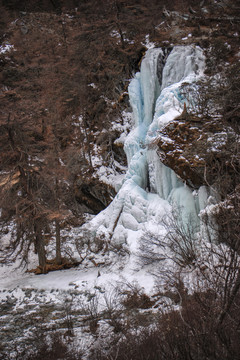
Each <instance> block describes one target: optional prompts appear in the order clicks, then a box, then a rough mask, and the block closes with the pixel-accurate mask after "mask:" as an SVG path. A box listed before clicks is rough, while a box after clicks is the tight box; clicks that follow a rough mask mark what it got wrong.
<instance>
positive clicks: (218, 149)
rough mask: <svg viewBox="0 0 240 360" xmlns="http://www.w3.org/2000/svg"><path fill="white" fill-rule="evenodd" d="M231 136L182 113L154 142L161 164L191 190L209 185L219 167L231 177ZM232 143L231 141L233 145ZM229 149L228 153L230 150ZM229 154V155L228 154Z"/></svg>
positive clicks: (220, 125)
mask: <svg viewBox="0 0 240 360" xmlns="http://www.w3.org/2000/svg"><path fill="white" fill-rule="evenodd" d="M233 137H234V134H233V133H231V132H229V130H227V128H226V127H225V126H224V125H223V123H221V122H220V121H219V120H218V121H213V120H212V119H211V120H208V119H203V118H198V117H194V116H191V115H189V114H187V113H186V112H183V113H182V115H180V116H179V117H177V118H176V119H175V120H173V121H171V122H170V123H168V124H167V125H166V126H165V127H164V128H163V129H162V130H161V133H160V135H159V137H158V139H157V146H158V151H157V152H158V155H159V157H160V159H161V161H162V162H163V163H164V165H166V166H168V167H170V168H171V169H173V170H174V172H175V173H176V174H177V175H178V176H179V177H180V178H181V179H182V180H184V181H185V182H186V183H187V184H188V185H189V186H191V187H192V188H199V187H200V186H201V185H213V184H214V183H215V182H216V181H217V179H219V176H220V175H221V172H223V167H225V170H224V171H226V168H227V167H228V173H229V174H231V165H230V163H229V156H230V157H231V158H232V155H233V153H234V151H235V150H234V148H231V147H229V146H228V144H229V143H231V142H233V139H232V138H233ZM233 143H234V142H233ZM230 149H231V151H230ZM230 153H231V154H230Z"/></svg>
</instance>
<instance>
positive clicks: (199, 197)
mask: <svg viewBox="0 0 240 360" xmlns="http://www.w3.org/2000/svg"><path fill="white" fill-rule="evenodd" d="M203 69H204V55H203V52H202V50H201V49H200V48H199V47H197V46H192V45H191V46H176V47H174V48H173V49H172V50H171V51H170V52H167V51H165V50H163V49H151V50H148V51H147V53H146V55H145V57H144V58H143V60H142V63H141V69H140V72H138V73H137V74H136V75H135V77H134V79H132V81H131V83H130V85H129V98H130V104H131V107H132V111H133V118H134V129H132V131H131V132H130V133H129V135H128V136H127V138H126V141H125V144H124V150H125V152H126V155H127V161H128V171H127V173H126V176H125V179H124V180H123V184H122V187H121V189H120V190H119V192H118V194H117V195H116V197H115V199H114V200H113V201H112V203H111V204H110V205H109V206H108V207H107V208H106V209H105V210H104V211H102V212H101V213H100V214H98V215H97V216H96V217H95V218H94V219H93V220H92V221H91V224H90V226H89V225H88V227H89V229H91V232H92V233H94V236H95V235H104V236H105V237H106V238H109V239H112V241H115V242H117V243H125V242H128V244H129V245H130V246H131V238H134V236H133V232H136V231H140V232H141V231H143V229H144V227H146V226H148V227H151V226H152V227H154V226H156V224H157V225H158V226H161V219H162V218H163V217H164V215H165V214H166V213H169V212H170V210H171V207H177V208H179V209H181V210H180V211H181V217H182V220H183V221H184V222H187V221H189V218H190V217H191V219H192V220H194V222H196V223H198V221H199V219H198V213H199V211H200V210H201V209H203V208H204V207H205V206H206V201H207V191H206V189H205V187H202V188H200V190H199V191H198V192H197V191H194V192H192V190H191V189H190V188H189V187H188V186H186V185H185V184H184V183H183V182H182V180H181V179H179V178H178V177H177V175H176V174H175V173H174V171H173V170H171V169H170V168H167V167H166V166H165V165H163V164H162V163H161V161H160V160H159V157H158V155H157V153H156V150H155V149H154V146H150V144H153V143H154V139H155V138H156V136H157V135H158V132H159V131H160V130H161V128H163V127H164V126H165V125H166V124H167V123H168V122H169V121H172V120H173V119H174V118H175V117H176V116H178V115H180V114H181V113H182V111H183V108H184V102H186V99H184V98H183V96H182V95H181V92H180V87H181V85H182V83H183V82H189V83H192V82H194V81H196V80H197V79H198V78H199V77H200V76H202V74H203Z"/></svg>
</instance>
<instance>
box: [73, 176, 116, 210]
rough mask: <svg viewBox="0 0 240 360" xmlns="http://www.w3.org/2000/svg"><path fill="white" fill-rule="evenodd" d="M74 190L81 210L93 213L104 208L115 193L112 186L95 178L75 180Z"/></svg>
mask: <svg viewBox="0 0 240 360" xmlns="http://www.w3.org/2000/svg"><path fill="white" fill-rule="evenodd" d="M74 190H75V191H74V192H75V198H76V200H77V202H78V203H79V204H80V205H81V207H82V210H83V211H84V212H87V213H90V214H94V215H95V214H98V213H99V212H100V211H102V210H103V209H105V208H106V207H107V206H108V205H109V204H110V202H111V201H112V199H113V197H114V196H115V195H116V192H115V190H114V188H113V187H111V186H110V185H108V184H106V183H103V182H101V181H100V180H98V179H95V178H89V179H88V180H84V181H81V182H77V183H76V184H75V189H74Z"/></svg>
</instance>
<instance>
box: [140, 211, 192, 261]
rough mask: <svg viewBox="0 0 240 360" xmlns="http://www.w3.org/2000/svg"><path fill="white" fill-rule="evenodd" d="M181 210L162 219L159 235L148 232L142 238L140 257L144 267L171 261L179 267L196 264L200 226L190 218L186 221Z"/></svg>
mask: <svg viewBox="0 0 240 360" xmlns="http://www.w3.org/2000/svg"><path fill="white" fill-rule="evenodd" d="M184 220H185V219H183V218H182V217H181V215H180V209H177V210H174V211H173V212H172V214H171V215H170V216H168V217H165V218H164V219H162V225H163V227H162V229H161V231H160V233H159V234H156V233H155V232H154V233H152V232H151V231H146V232H145V233H144V235H143V236H142V238H141V245H140V251H139V257H140V260H141V262H142V263H143V264H144V265H147V264H151V263H154V262H159V261H163V260H166V259H171V260H172V261H174V262H175V263H176V264H177V265H180V266H185V265H191V264H193V263H194V261H195V260H196V257H197V238H196V232H197V230H198V224H196V223H195V222H194V220H192V219H191V217H190V216H189V217H188V221H186V222H185V221H184Z"/></svg>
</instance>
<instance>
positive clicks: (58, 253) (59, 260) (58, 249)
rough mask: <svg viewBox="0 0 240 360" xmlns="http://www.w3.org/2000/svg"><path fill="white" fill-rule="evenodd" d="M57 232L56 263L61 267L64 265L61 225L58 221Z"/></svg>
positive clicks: (56, 222) (56, 223)
mask: <svg viewBox="0 0 240 360" xmlns="http://www.w3.org/2000/svg"><path fill="white" fill-rule="evenodd" d="M55 230H56V263H57V265H61V264H62V256H61V236H60V225H59V221H58V220H55Z"/></svg>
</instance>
